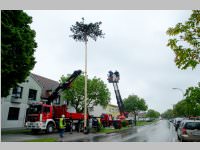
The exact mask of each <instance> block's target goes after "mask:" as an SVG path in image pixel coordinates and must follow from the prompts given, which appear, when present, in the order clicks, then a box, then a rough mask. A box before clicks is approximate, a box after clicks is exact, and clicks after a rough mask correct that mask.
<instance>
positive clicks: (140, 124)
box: [136, 120, 158, 126]
mask: <svg viewBox="0 0 200 150" xmlns="http://www.w3.org/2000/svg"><path fill="white" fill-rule="evenodd" d="M157 121H158V120H154V121H149V122H147V121H137V122H136V126H144V125H149V124H152V123H155V122H157Z"/></svg>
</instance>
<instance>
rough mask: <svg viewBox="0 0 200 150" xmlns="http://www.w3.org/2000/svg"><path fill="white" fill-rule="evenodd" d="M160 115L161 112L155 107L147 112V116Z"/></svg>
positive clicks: (156, 116) (154, 117)
mask: <svg viewBox="0 0 200 150" xmlns="http://www.w3.org/2000/svg"><path fill="white" fill-rule="evenodd" d="M159 116H160V113H159V112H157V111H155V110H153V109H149V110H148V111H147V114H146V117H149V118H151V119H156V118H159Z"/></svg>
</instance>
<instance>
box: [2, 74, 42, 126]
mask: <svg viewBox="0 0 200 150" xmlns="http://www.w3.org/2000/svg"><path fill="white" fill-rule="evenodd" d="M41 91H42V88H41V87H40V86H39V85H38V83H37V82H36V81H35V80H34V79H33V77H32V76H31V75H30V76H29V77H28V78H27V80H26V82H24V83H21V84H19V86H17V87H16V88H12V89H11V90H10V94H9V95H8V96H7V97H2V98H1V128H2V129H4V128H21V127H23V126H24V120H25V115H26V110H27V108H28V102H30V101H40V96H41Z"/></svg>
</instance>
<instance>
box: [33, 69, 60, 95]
mask: <svg viewBox="0 0 200 150" xmlns="http://www.w3.org/2000/svg"><path fill="white" fill-rule="evenodd" d="M31 75H32V76H33V78H34V79H35V80H36V82H38V84H39V85H40V86H41V88H42V94H41V98H47V97H48V96H47V93H46V92H47V91H48V90H54V89H56V88H57V87H58V85H59V82H57V81H54V80H51V79H48V78H45V77H42V76H40V75H36V74H33V73H31Z"/></svg>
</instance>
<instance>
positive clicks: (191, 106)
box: [173, 84, 200, 116]
mask: <svg viewBox="0 0 200 150" xmlns="http://www.w3.org/2000/svg"><path fill="white" fill-rule="evenodd" d="M185 96H186V98H185V99H184V100H182V101H179V102H178V103H177V104H176V105H175V107H174V109H173V112H174V115H175V116H199V115H200V84H199V85H198V86H197V87H189V88H188V89H186V93H185Z"/></svg>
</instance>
